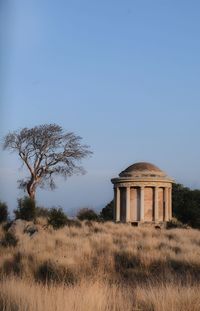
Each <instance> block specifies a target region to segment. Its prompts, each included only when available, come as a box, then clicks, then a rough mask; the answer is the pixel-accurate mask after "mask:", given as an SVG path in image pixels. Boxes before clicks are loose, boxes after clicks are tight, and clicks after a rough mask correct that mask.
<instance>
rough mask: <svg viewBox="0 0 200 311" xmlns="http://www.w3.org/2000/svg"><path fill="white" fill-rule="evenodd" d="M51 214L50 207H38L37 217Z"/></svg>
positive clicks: (45, 216)
mask: <svg viewBox="0 0 200 311" xmlns="http://www.w3.org/2000/svg"><path fill="white" fill-rule="evenodd" d="M48 216H49V209H48V208H46V207H40V206H37V207H36V217H44V218H47V217H48Z"/></svg>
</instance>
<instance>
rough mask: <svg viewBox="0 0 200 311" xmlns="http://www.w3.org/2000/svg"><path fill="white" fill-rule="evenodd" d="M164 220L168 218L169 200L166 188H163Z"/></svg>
mask: <svg viewBox="0 0 200 311" xmlns="http://www.w3.org/2000/svg"><path fill="white" fill-rule="evenodd" d="M164 207H165V209H164V221H168V220H169V200H168V188H167V187H165V188H164Z"/></svg>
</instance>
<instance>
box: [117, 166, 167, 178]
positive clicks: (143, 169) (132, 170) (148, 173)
mask: <svg viewBox="0 0 200 311" xmlns="http://www.w3.org/2000/svg"><path fill="white" fill-rule="evenodd" d="M119 176H120V177H133V178H134V177H167V175H166V173H165V172H163V171H162V170H161V169H159V168H158V167H157V166H155V165H154V164H151V163H148V162H138V163H134V164H132V165H130V166H129V167H127V168H126V169H125V170H124V171H122V172H121V173H120V174H119Z"/></svg>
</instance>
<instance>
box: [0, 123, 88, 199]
mask: <svg viewBox="0 0 200 311" xmlns="http://www.w3.org/2000/svg"><path fill="white" fill-rule="evenodd" d="M81 140H82V138H81V137H80V136H77V135H75V134H74V133H72V132H65V131H64V130H63V129H62V127H61V126H59V125H56V124H44V125H39V126H35V127H33V128H30V129H28V128H23V129H22V130H20V131H15V132H12V133H9V134H7V135H6V136H5V137H4V141H3V148H4V149H9V150H11V151H15V152H17V153H18V155H19V157H20V159H21V161H22V164H23V165H25V166H26V167H27V169H28V171H29V173H30V174H29V177H28V178H26V179H23V180H19V181H18V182H19V187H20V188H23V189H26V190H27V192H28V194H29V197H30V198H32V199H35V191H36V188H37V187H41V188H44V187H45V186H48V187H50V189H54V188H55V181H54V177H55V176H56V175H62V176H64V177H68V176H72V175H73V174H80V173H82V174H83V173H84V172H85V171H84V169H83V167H82V166H80V165H79V164H80V160H81V159H83V158H86V157H87V156H89V155H90V154H91V153H92V152H91V151H90V150H89V146H87V145H83V144H81Z"/></svg>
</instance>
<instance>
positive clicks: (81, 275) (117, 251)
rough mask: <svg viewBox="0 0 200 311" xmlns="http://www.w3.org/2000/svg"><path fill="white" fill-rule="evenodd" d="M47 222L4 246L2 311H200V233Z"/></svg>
mask: <svg viewBox="0 0 200 311" xmlns="http://www.w3.org/2000/svg"><path fill="white" fill-rule="evenodd" d="M42 222H43V220H40V221H39V223H38V225H37V226H38V228H39V231H38V233H37V234H34V235H32V236H29V235H28V234H26V233H23V231H22V230H21V231H20V230H16V232H15V234H16V236H17V237H18V244H17V245H16V246H12V247H11V246H5V245H1V246H0V310H2V311H63V310H67V311H93V310H95V311H109V310H115V311H117V310H119V311H120V310H126V311H139V310H140V311H199V310H200V295H199V293H200V232H199V231H198V230H193V229H171V230H165V229H162V230H156V229H154V228H134V227H131V226H129V225H123V224H114V223H111V222H108V223H90V222H85V223H82V224H81V226H80V227H74V226H73V227H65V228H63V229H59V230H53V229H52V228H46V227H45V226H43V223H42ZM3 236H4V231H3V228H2V227H1V229H0V240H1V239H3Z"/></svg>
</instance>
